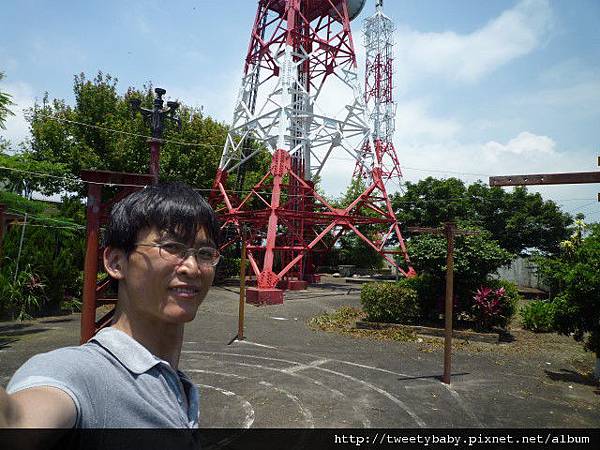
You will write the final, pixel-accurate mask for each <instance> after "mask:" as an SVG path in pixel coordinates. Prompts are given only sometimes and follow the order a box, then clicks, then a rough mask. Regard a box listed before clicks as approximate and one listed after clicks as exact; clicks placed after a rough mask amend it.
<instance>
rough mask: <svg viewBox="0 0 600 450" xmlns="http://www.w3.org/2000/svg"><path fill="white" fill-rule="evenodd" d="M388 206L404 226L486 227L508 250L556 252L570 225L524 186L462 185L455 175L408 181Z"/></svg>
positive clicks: (565, 216) (569, 220)
mask: <svg viewBox="0 0 600 450" xmlns="http://www.w3.org/2000/svg"><path fill="white" fill-rule="evenodd" d="M392 204H393V206H394V210H395V211H397V216H398V220H399V221H400V222H401V223H402V224H403V225H405V226H432V227H437V226H440V225H441V224H442V223H443V222H446V221H457V222H459V223H461V224H462V225H465V226H469V225H470V226H476V227H479V228H482V229H485V230H487V231H489V232H490V233H491V236H492V238H493V239H495V240H496V241H498V243H499V244H500V246H501V247H502V248H503V249H505V250H507V251H509V252H511V253H524V252H525V251H527V250H529V249H532V248H536V249H539V250H541V251H543V252H546V253H556V252H558V251H559V245H560V242H561V241H562V240H564V239H566V238H567V237H568V235H569V232H570V231H569V226H570V225H571V224H572V223H573V218H572V217H571V216H570V215H569V214H566V213H563V212H562V211H561V210H560V208H559V207H558V206H557V205H556V204H555V203H554V202H553V201H551V200H548V201H544V200H543V199H542V197H541V195H540V194H538V193H529V192H527V189H526V188H522V187H518V188H515V189H514V190H513V191H511V192H507V191H504V190H502V189H501V188H499V187H488V186H487V185H485V184H483V183H482V182H477V183H474V184H472V185H470V186H465V184H464V182H463V181H461V180H459V179H456V178H448V179H445V180H439V179H435V178H432V177H428V178H426V179H424V180H421V181H419V182H417V183H411V182H407V183H406V191H405V193H404V194H403V195H400V194H396V195H394V196H393V197H392ZM407 235H410V234H407Z"/></svg>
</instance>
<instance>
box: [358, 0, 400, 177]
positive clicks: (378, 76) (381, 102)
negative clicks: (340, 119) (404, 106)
mask: <svg viewBox="0 0 600 450" xmlns="http://www.w3.org/2000/svg"><path fill="white" fill-rule="evenodd" d="M363 31H364V38H365V41H364V42H365V49H366V63H365V103H366V105H367V111H368V116H369V122H370V125H371V127H372V132H373V148H374V150H375V151H374V152H373V151H372V150H371V147H370V145H369V146H366V147H365V148H364V149H363V153H364V155H363V158H362V159H361V160H360V161H358V163H357V166H356V171H355V174H357V175H360V176H362V177H363V178H368V174H369V172H370V168H371V167H373V165H374V164H375V162H376V161H377V162H378V163H379V164H380V165H381V168H382V176H383V179H384V182H387V181H389V180H391V181H394V182H396V183H397V184H398V186H400V181H401V178H402V171H401V169H400V163H399V162H398V156H397V153H396V149H395V147H394V142H393V138H394V130H395V118H396V105H395V103H394V98H393V87H394V85H393V79H394V75H393V61H394V57H393V48H394V31H395V27H394V23H393V22H392V20H391V19H390V18H389V17H388V16H386V15H385V14H384V13H383V0H376V6H375V14H374V15H373V16H371V17H369V18H367V19H365V22H364V28H363Z"/></svg>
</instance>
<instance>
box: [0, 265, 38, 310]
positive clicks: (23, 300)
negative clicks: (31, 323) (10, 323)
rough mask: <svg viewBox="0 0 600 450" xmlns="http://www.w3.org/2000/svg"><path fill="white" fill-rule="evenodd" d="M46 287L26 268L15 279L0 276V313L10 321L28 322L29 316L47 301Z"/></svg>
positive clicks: (29, 267)
mask: <svg viewBox="0 0 600 450" xmlns="http://www.w3.org/2000/svg"><path fill="white" fill-rule="evenodd" d="M45 287H46V285H45V284H44V283H43V282H42V280H41V278H40V277H39V276H38V275H36V274H35V273H33V272H32V270H31V266H29V265H28V266H26V267H25V268H23V270H21V271H20V272H19V274H18V275H17V278H16V279H14V278H12V277H8V276H6V275H3V274H0V299H3V302H2V304H1V305H0V313H2V314H3V315H7V316H9V317H10V319H11V320H15V319H16V320H28V319H31V314H33V313H34V312H37V311H39V310H40V308H41V307H42V305H43V304H44V303H45V302H46V301H47V297H46V293H45Z"/></svg>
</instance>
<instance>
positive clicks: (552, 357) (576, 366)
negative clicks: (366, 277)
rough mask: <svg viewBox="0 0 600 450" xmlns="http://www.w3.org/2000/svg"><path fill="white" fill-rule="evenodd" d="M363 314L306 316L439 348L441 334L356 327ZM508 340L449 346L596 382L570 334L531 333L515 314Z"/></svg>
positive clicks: (362, 333) (333, 326) (339, 328)
mask: <svg viewBox="0 0 600 450" xmlns="http://www.w3.org/2000/svg"><path fill="white" fill-rule="evenodd" d="M365 318H366V314H365V313H364V312H363V311H362V310H361V309H359V308H354V307H350V306H343V307H341V308H339V309H338V310H336V311H334V312H330V313H323V314H321V315H319V316H316V317H314V318H312V319H311V320H309V322H308V325H309V327H310V328H312V329H314V330H320V331H325V332H328V333H340V334H344V335H350V336H353V337H356V338H364V339H374V340H390V341H398V342H414V343H416V344H417V349H418V350H419V351H421V352H425V353H432V352H436V351H442V350H443V348H444V339H443V338H434V337H423V336H417V335H416V334H415V333H414V332H410V331H407V330H405V329H397V328H388V329H381V330H371V329H357V328H355V324H356V321H359V320H364V319H365ZM507 333H508V335H509V337H510V339H509V342H503V343H500V344H488V343H483V342H474V341H464V340H460V339H454V340H453V341H452V349H453V351H455V352H461V353H465V354H467V355H472V354H481V353H487V354H489V355H492V356H493V355H495V356H498V359H497V361H496V363H497V365H498V366H504V365H507V364H510V363H509V360H513V359H515V358H516V359H518V360H520V361H523V362H527V363H529V364H534V365H536V366H539V367H541V368H543V370H544V371H545V373H546V376H547V377H548V378H549V379H550V380H552V381H563V382H573V383H578V384H588V385H592V386H597V385H598V383H597V382H596V381H595V380H594V379H593V377H592V373H593V367H594V364H595V355H594V354H592V353H590V352H586V351H585V350H584V349H583V345H582V344H581V343H579V342H576V341H575V340H574V339H573V338H572V337H570V336H563V335H559V334H556V333H534V332H532V331H529V330H525V329H523V328H522V327H521V321H520V315H519V314H517V315H516V317H515V320H514V321H513V325H512V326H511V327H509V328H508V330H507Z"/></svg>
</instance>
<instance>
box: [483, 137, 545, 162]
mask: <svg viewBox="0 0 600 450" xmlns="http://www.w3.org/2000/svg"><path fill="white" fill-rule="evenodd" d="M555 148H556V142H554V141H553V140H552V139H550V138H549V137H548V136H538V135H535V134H533V133H530V132H529V131H523V132H521V133H519V135H518V136H517V137H515V138H513V139H511V140H510V141H508V142H507V143H506V144H500V143H498V142H495V141H490V142H488V143H486V144H484V145H483V151H484V152H488V153H490V154H491V155H493V156H502V157H504V156H505V155H506V153H512V154H514V155H523V154H525V153H537V154H540V153H546V154H551V153H555Z"/></svg>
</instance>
